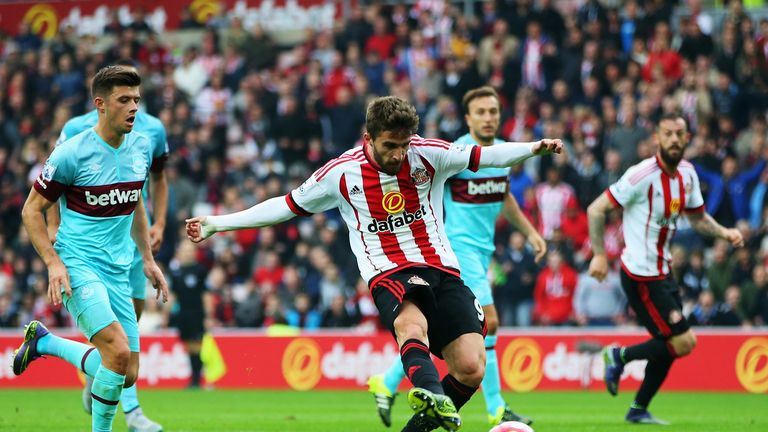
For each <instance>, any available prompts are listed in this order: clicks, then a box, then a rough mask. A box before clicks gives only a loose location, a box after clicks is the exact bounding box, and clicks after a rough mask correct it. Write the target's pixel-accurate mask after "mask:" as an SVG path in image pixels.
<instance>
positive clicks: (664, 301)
mask: <svg viewBox="0 0 768 432" xmlns="http://www.w3.org/2000/svg"><path fill="white" fill-rule="evenodd" d="M621 287H622V288H623V289H624V293H625V294H626V295H627V300H628V301H629V304H630V306H632V309H634V311H635V313H636V314H637V319H638V321H639V322H640V323H641V324H642V325H644V326H645V328H647V329H648V331H649V332H650V333H651V334H652V335H653V336H654V337H656V338H661V339H669V338H670V337H672V336H677V335H680V334H683V333H685V332H687V331H688V329H689V328H691V326H690V325H689V324H688V320H686V319H685V317H684V316H683V302H682V298H681V296H680V290H679V289H678V287H677V284H676V283H675V281H674V280H673V279H672V277H671V276H668V277H667V278H666V279H662V280H650V281H639V280H637V279H633V278H632V277H631V276H629V275H628V274H627V272H626V271H624V270H622V271H621Z"/></svg>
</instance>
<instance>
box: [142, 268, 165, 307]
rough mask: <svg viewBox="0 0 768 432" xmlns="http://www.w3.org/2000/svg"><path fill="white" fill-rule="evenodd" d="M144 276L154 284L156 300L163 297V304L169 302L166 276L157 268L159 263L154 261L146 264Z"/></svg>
mask: <svg viewBox="0 0 768 432" xmlns="http://www.w3.org/2000/svg"><path fill="white" fill-rule="evenodd" d="M144 275H145V276H146V277H147V279H148V280H149V281H150V282H151V283H152V286H153V287H154V288H155V291H156V293H155V298H156V299H159V298H160V295H161V294H162V295H163V303H167V302H168V283H167V282H166V281H165V276H163V272H162V271H160V267H158V266H157V263H156V262H154V261H152V262H149V263H147V262H146V261H145V262H144Z"/></svg>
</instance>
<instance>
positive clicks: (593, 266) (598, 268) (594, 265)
mask: <svg viewBox="0 0 768 432" xmlns="http://www.w3.org/2000/svg"><path fill="white" fill-rule="evenodd" d="M589 275H590V276H592V277H593V278H595V279H597V280H599V281H600V282H602V281H603V280H605V278H606V276H608V257H606V256H605V254H599V255H595V256H594V257H592V261H590V263H589Z"/></svg>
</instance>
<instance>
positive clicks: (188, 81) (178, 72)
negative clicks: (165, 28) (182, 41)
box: [173, 47, 208, 98]
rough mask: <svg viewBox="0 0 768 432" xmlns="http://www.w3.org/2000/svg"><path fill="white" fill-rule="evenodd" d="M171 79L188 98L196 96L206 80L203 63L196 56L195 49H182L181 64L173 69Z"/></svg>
mask: <svg viewBox="0 0 768 432" xmlns="http://www.w3.org/2000/svg"><path fill="white" fill-rule="evenodd" d="M173 81H174V83H175V84H176V87H178V88H179V90H181V91H183V92H184V94H185V95H186V96H187V97H189V98H194V97H196V96H197V95H198V94H199V93H200V90H202V89H203V87H204V86H205V83H206V82H207V81H208V75H207V73H206V70H205V68H204V67H203V64H202V63H201V62H200V60H199V59H198V57H197V49H196V48H194V47H189V48H187V49H186V51H184V57H183V58H182V60H181V64H179V65H178V66H176V69H174V71H173Z"/></svg>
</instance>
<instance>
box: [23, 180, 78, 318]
mask: <svg viewBox="0 0 768 432" xmlns="http://www.w3.org/2000/svg"><path fill="white" fill-rule="evenodd" d="M53 204H54V203H53V202H51V201H48V199H46V198H45V197H44V196H42V195H41V194H40V193H38V192H37V191H36V190H35V189H32V191H30V193H29V197H27V202H25V203H24V208H23V209H22V210H21V218H22V220H23V221H24V227H25V228H26V229H27V233H28V234H29V240H30V241H31V242H32V245H33V246H34V247H35V250H36V251H37V254H38V255H40V258H42V260H43V262H44V263H45V265H46V266H47V267H48V301H50V302H51V304H54V305H58V304H61V289H62V288H64V292H65V293H66V295H67V297H69V296H71V295H72V288H71V287H70V285H69V273H68V272H67V268H66V267H64V263H63V262H62V261H61V258H59V254H57V253H56V251H55V250H54V249H53V244H52V243H51V240H50V239H49V238H48V231H47V230H46V226H45V220H44V219H43V212H45V211H46V210H48V208H50V207H51V206H52V205H53Z"/></svg>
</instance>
